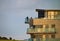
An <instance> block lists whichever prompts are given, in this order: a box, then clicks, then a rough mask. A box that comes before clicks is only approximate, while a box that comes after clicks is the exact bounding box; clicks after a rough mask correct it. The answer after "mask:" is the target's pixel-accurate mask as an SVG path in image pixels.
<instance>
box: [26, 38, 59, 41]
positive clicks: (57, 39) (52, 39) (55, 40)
mask: <svg viewBox="0 0 60 41" xmlns="http://www.w3.org/2000/svg"><path fill="white" fill-rule="evenodd" d="M27 41H60V38H49V39H40V40H39V39H37V38H35V40H34V39H32V38H30V39H28V40H27Z"/></svg>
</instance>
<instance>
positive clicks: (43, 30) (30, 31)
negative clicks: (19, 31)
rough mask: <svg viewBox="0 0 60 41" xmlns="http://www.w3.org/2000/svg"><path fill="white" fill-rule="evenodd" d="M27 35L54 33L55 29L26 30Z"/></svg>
mask: <svg viewBox="0 0 60 41" xmlns="http://www.w3.org/2000/svg"><path fill="white" fill-rule="evenodd" d="M27 33H41V34H43V33H56V29H55V28H50V29H49V28H48V29H43V28H28V29H27Z"/></svg>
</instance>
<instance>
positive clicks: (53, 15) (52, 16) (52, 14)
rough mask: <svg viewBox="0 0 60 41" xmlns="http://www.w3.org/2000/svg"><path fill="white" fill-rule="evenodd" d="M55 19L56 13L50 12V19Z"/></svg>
mask: <svg viewBox="0 0 60 41" xmlns="http://www.w3.org/2000/svg"><path fill="white" fill-rule="evenodd" d="M54 17H55V14H54V11H49V12H48V19H54Z"/></svg>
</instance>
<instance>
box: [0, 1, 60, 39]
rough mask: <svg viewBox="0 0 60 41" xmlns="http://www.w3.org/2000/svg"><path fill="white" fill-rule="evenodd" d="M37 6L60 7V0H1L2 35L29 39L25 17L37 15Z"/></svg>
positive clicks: (0, 24)
mask: <svg viewBox="0 0 60 41" xmlns="http://www.w3.org/2000/svg"><path fill="white" fill-rule="evenodd" d="M37 8H39V9H60V0H0V36H6V37H12V38H13V39H19V40H20V39H28V38H29V37H30V36H29V35H28V34H26V30H27V28H28V27H29V26H28V25H27V24H25V23H24V22H25V17H27V16H29V17H33V18H34V17H37V14H36V13H37V12H35V9H37Z"/></svg>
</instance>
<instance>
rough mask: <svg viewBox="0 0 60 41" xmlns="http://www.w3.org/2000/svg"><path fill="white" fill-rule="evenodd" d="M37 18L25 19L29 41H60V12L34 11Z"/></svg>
mask: <svg viewBox="0 0 60 41" xmlns="http://www.w3.org/2000/svg"><path fill="white" fill-rule="evenodd" d="M36 11H37V12H38V17H37V18H32V17H31V18H28V17H26V20H25V23H26V24H29V28H27V34H30V36H31V41H57V40H58V41H60V40H59V38H60V10H53V9H52V10H50V9H49V10H44V9H36Z"/></svg>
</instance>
